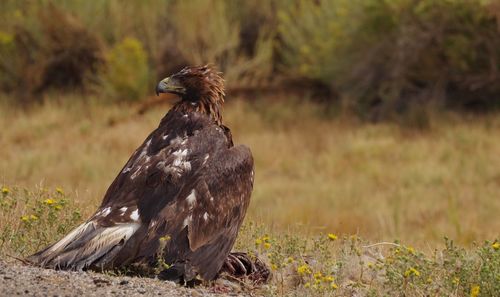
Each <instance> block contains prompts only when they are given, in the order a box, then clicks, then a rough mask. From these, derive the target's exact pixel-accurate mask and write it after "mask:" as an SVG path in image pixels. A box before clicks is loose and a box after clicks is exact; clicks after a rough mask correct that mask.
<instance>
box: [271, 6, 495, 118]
mask: <svg viewBox="0 0 500 297" xmlns="http://www.w3.org/2000/svg"><path fill="white" fill-rule="evenodd" d="M291 2H292V5H289V6H288V7H287V8H284V9H282V10H280V11H279V20H280V26H279V33H280V36H281V37H282V44H281V51H282V53H283V57H284V59H283V65H284V66H283V67H284V68H285V69H291V70H292V71H291V73H292V74H294V75H299V76H303V77H307V78H312V79H317V80H321V81H324V82H326V83H328V84H331V86H332V87H333V88H335V89H338V90H339V91H340V92H341V95H342V98H343V102H344V104H345V105H346V106H348V107H350V108H353V109H355V110H357V111H358V112H359V113H360V114H362V115H367V114H371V115H372V116H375V117H376V118H380V117H384V118H387V117H391V116H392V115H394V114H399V113H401V112H403V113H405V112H406V111H410V110H412V109H414V107H416V106H422V105H426V104H433V105H437V106H439V107H441V108H443V107H445V108H449V107H460V108H465V109H468V110H470V109H478V108H482V109H489V108H494V107H498V106H500V103H499V102H500V101H499V100H498V99H497V98H498V95H500V87H498V83H497V81H498V74H497V72H498V67H499V66H500V64H499V62H498V61H499V59H500V50H499V49H500V41H499V40H500V39H499V38H498V36H499V29H498V25H497V18H496V15H495V14H494V13H492V12H495V11H498V8H497V7H495V6H494V5H493V2H491V3H490V2H488V1H480V0H472V1H470V0H455V1H444V0H440V1H431V0H425V1H407V0H396V1H375V0H369V1H315V2H310V1H291ZM422 110H425V109H422ZM416 118H420V117H418V116H417V117H416Z"/></svg>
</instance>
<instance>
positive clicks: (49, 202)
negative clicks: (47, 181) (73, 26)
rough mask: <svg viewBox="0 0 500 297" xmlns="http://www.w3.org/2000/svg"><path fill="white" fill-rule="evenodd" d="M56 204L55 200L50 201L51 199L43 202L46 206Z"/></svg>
mask: <svg viewBox="0 0 500 297" xmlns="http://www.w3.org/2000/svg"><path fill="white" fill-rule="evenodd" d="M56 202H57V201H56V200H54V199H51V198H48V199H45V200H43V203H44V204H47V205H52V204H54V203H56Z"/></svg>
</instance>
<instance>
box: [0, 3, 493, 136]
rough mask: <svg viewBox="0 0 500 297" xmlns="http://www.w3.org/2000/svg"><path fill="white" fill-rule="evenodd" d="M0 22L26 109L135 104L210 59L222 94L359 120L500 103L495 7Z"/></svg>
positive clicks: (249, 10) (9, 77) (270, 7)
mask: <svg viewBox="0 0 500 297" xmlns="http://www.w3.org/2000/svg"><path fill="white" fill-rule="evenodd" d="M0 15H1V18H0V28H1V29H0V54H1V55H0V71H1V72H0V90H1V91H3V92H7V93H11V94H13V96H12V97H11V98H15V99H12V100H15V101H16V102H19V103H22V104H30V103H32V102H36V101H40V100H44V99H43V98H44V96H43V94H45V93H47V92H50V91H65V92H75V91H77V92H85V93H86V94H89V93H92V94H104V95H106V96H105V97H103V100H108V101H113V102H115V101H116V100H119V101H134V100H143V99H145V98H147V96H148V95H150V94H151V92H152V90H153V88H152V87H151V86H152V85H154V83H155V82H156V81H157V80H158V79H159V78H163V77H164V76H165V75H167V74H170V73H172V72H175V71H177V70H178V69H180V68H181V67H182V66H185V65H193V64H203V63H207V62H211V63H214V64H216V65H217V66H218V68H219V69H220V70H221V71H223V72H224V73H225V77H226V80H227V84H228V88H229V94H239V93H241V92H243V93H247V92H258V93H259V94H262V93H266V92H268V93H269V92H276V91H277V90H280V91H282V90H286V91H288V92H291V91H293V92H295V93H297V92H299V94H301V95H302V97H304V98H309V99H317V100H320V101H322V102H324V103H326V104H328V105H329V106H335V108H334V109H335V110H340V111H349V112H352V113H354V114H356V115H358V116H360V117H361V118H363V119H368V120H375V121H377V120H385V119H389V120H394V119H396V120H402V123H403V124H411V125H415V126H416V127H424V128H425V127H426V126H427V125H428V116H429V113H430V112H431V111H440V110H450V109H452V110H461V111H473V112H487V111H492V110H496V109H498V107H499V106H500V99H499V95H500V83H499V66H500V38H499V37H500V23H499V20H500V3H499V2H498V1H494V0H490V1H488V0H438V1H436V0H336V1H320V0H316V1H302V0H257V1H243V0H192V1H175V0H146V1H127V2H122V1H117V0H110V1H104V0H96V1H85V0H74V1H66V0H51V1H44V0H42V1H36V2H33V1H27V0H5V1H2V3H1V4H0ZM252 94H254V93H252ZM401 115H403V116H401Z"/></svg>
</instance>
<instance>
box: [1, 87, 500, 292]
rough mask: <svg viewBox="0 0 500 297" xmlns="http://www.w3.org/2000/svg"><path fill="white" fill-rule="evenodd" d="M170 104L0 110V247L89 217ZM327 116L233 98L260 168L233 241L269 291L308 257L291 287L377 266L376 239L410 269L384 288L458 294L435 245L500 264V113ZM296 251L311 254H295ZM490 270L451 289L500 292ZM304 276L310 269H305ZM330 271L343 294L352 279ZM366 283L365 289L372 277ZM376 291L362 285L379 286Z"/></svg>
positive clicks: (72, 102) (31, 247) (234, 121)
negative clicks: (417, 118) (438, 284)
mask: <svg viewBox="0 0 500 297" xmlns="http://www.w3.org/2000/svg"><path fill="white" fill-rule="evenodd" d="M169 107H170V106H169V105H168V104H164V105H160V106H156V107H154V108H152V109H150V110H149V111H147V112H146V113H145V114H142V115H139V114H138V113H137V110H138V106H137V105H130V104H122V105H120V104H115V105H110V104H102V103H99V101H98V98H93V99H92V98H91V99H87V101H86V102H84V100H83V99H82V98H79V97H77V96H74V97H71V96H65V97H57V96H56V95H54V98H51V100H48V101H47V102H46V103H45V104H41V105H39V106H35V107H32V108H29V109H25V110H23V109H20V108H12V107H11V106H9V105H3V106H1V107H0V114H1V115H2V116H1V117H0V126H1V127H4V129H3V133H2V134H1V138H0V147H1V150H0V160H1V162H0V181H1V182H0V184H1V185H3V188H2V191H3V194H2V195H3V196H2V197H3V200H2V211H1V212H0V214H1V216H0V234H1V235H2V238H1V239H2V242H1V246H0V251H1V253H2V254H4V255H13V256H26V255H28V254H29V253H31V252H33V251H35V250H36V249H38V248H41V247H42V246H44V245H45V244H47V243H48V242H52V241H54V240H55V239H57V238H59V237H60V236H61V235H62V234H63V233H65V232H68V231H69V229H70V228H71V227H73V226H75V225H76V224H77V223H79V222H81V221H82V220H84V219H85V218H86V217H88V216H89V215H90V214H92V212H93V211H94V210H95V209H96V207H97V206H98V204H99V202H100V200H101V198H102V196H103V194H104V191H105V190H106V189H107V187H108V185H109V184H110V183H111V181H112V180H113V178H114V177H115V175H116V174H117V172H119V170H120V169H121V166H123V164H124V163H125V162H126V161H127V159H128V157H129V156H130V155H131V153H132V152H133V150H134V149H135V148H136V147H137V146H138V145H140V144H141V143H142V141H143V140H144V139H145V138H146V136H147V135H148V133H149V132H150V131H152V130H153V129H154V128H155V127H156V125H157V124H158V122H159V119H160V118H161V117H162V116H163V114H165V112H166V111H167V110H168V108H169ZM329 114H330V113H329V112H328V111H324V107H323V106H321V105H318V104H314V103H310V102H303V101H301V100H300V99H299V98H297V99H296V100H288V101H286V102H285V101H281V100H279V99H274V100H271V98H264V99H260V100H257V101H248V100H243V99H236V100H232V101H230V102H228V104H227V105H226V109H225V121H226V123H227V125H228V126H229V127H231V128H232V131H233V135H234V137H235V142H236V143H238V144H240V143H243V144H246V145H248V146H249V147H250V148H251V149H252V152H253V154H254V157H255V162H256V180H255V189H254V193H253V196H252V203H251V205H250V209H249V213H248V215H247V225H246V227H245V229H244V230H243V232H242V234H241V236H240V239H239V242H238V248H239V249H244V250H247V251H254V252H256V253H262V254H264V255H267V256H266V257H268V258H269V261H270V263H271V264H272V266H273V268H274V269H275V270H276V272H275V273H276V275H281V279H282V281H281V285H280V282H279V281H278V282H277V281H276V280H275V281H274V283H273V284H274V285H272V286H270V287H269V288H268V289H269V290H270V291H269V292H273V293H275V294H284V292H286V290H287V289H285V288H286V287H288V288H290V286H291V285H290V284H288V285H283V282H284V281H283V279H284V278H285V279H286V278H287V277H289V273H287V272H286V271H288V270H290V269H289V268H290V267H288V266H287V265H285V264H287V263H296V264H295V265H296V266H294V267H295V268H294V269H296V270H297V269H298V271H299V277H300V275H301V274H300V267H302V266H301V265H309V266H310V267H309V266H308V268H307V269H311V275H310V277H311V278H312V281H311V282H306V281H305V280H297V279H295V285H292V287H295V286H299V287H300V288H301V289H305V287H306V288H307V287H308V285H306V284H307V283H310V285H309V286H313V285H314V277H313V274H312V272H313V271H314V272H316V271H323V274H324V275H323V277H324V278H325V277H326V276H325V275H326V274H327V273H328V272H327V271H328V269H330V268H328V266H327V263H329V264H332V267H333V266H335V265H338V263H344V265H347V264H349V265H350V263H351V264H352V263H358V262H359V261H362V263H363V262H364V264H367V263H370V261H369V260H366V259H365V258H363V257H365V256H366V255H365V254H366V253H365V252H367V251H365V250H364V249H363V248H362V247H365V246H367V245H370V244H373V243H377V242H394V241H395V240H398V241H397V242H398V243H396V244H390V243H387V244H382V245H380V246H378V245H377V246H376V247H377V253H380V252H383V254H384V255H385V256H386V257H388V256H387V255H392V254H393V253H395V254H394V255H395V260H394V261H395V262H393V263H399V262H398V261H401V263H399V264H401V267H399V266H394V267H393V266H390V267H392V268H394V269H396V270H398V269H399V270H401V271H400V273H399V275H400V276H401V283H399V282H398V281H395V282H394V283H393V284H391V283H390V282H389V283H390V285H389V287H388V288H392V287H391V286H396V287H398V286H403V285H404V286H405V287H404V290H408V291H406V292H407V293H408V294H410V295H408V296H420V295H419V294H418V292H419V291H418V290H424V291H426V290H425V288H427V287H425V288H424V287H419V286H416V288H417V290H416V291H415V290H414V288H413V289H412V287H411V286H410V287H408V280H409V278H411V277H414V278H416V279H417V276H416V272H414V271H413V270H409V269H410V268H414V269H418V271H417V270H415V271H417V272H418V274H419V275H418V276H420V274H424V273H427V274H429V275H436V277H441V278H442V281H443V283H442V286H443V288H442V290H444V291H436V292H441V293H443V292H452V291H453V290H455V289H454V288H455V287H453V284H452V283H449V284H448V283H446V282H445V280H447V279H448V278H449V279H450V282H453V280H454V278H455V277H457V276H456V275H455V274H453V275H448V274H446V273H444V272H445V267H444V266H443V267H440V268H439V269H443V270H439V269H438V268H436V267H434V266H432V265H431V266H427V265H430V264H429V263H431V262H432V261H437V260H436V259H435V258H433V257H435V256H436V255H435V254H434V253H436V251H438V250H442V249H444V251H445V254H446V253H448V254H449V255H455V256H453V257H452V258H453V259H454V260H455V261H457V259H455V258H454V257H463V259H462V260H463V261H465V260H467V261H472V262H471V263H475V264H471V265H472V266H471V268H470V269H471V271H473V270H474V269H483V268H484V267H483V266H481V265H480V263H481V262H480V261H479V262H477V259H481V257H480V258H477V254H480V253H481V252H482V251H483V250H484V251H486V252H488V253H491V255H490V256H492V257H494V258H493V259H494V261H500V255H499V252H498V246H499V244H497V243H495V239H498V236H499V233H498V230H500V220H499V219H498V213H500V199H498V195H499V194H498V193H500V172H499V171H498V168H500V154H499V153H498V152H500V137H499V136H500V134H499V131H500V117H498V116H496V115H490V116H483V117H480V118H479V117H476V116H473V115H469V116H464V115H461V117H460V118H459V117H457V116H456V115H454V114H444V115H443V114H441V115H440V116H439V117H438V116H435V117H432V121H431V124H430V128H429V129H428V130H424V131H421V130H412V129H408V128H401V127H399V126H397V125H395V124H391V123H377V124H369V123H359V122H358V121H357V120H353V119H352V117H349V116H342V115H338V116H336V117H335V118H332V117H331V116H329ZM266 234H267V235H266ZM328 235H330V236H328ZM444 237H448V238H449V239H450V240H453V241H454V242H455V243H459V244H460V245H462V246H464V247H467V248H468V250H467V251H466V250H462V249H459V251H460V252H457V253H456V254H453V253H452V252H451V251H453V249H455V248H456V246H454V245H453V244H452V243H450V242H448V245H447V246H446V247H445V246H444V245H443V243H444V240H443V238H444ZM337 239H338V240H337ZM486 240H489V241H487V242H485V241H486ZM328 241H332V242H331V243H330V242H328ZM333 241H335V242H333ZM315 247H316V248H315ZM318 247H321V248H318ZM495 247H496V248H495ZM378 248H381V249H380V250H379V249H378ZM469 248H470V250H469ZM457 249H458V248H457ZM306 251H307V252H306ZM369 251H370V253H372V252H373V251H372V250H371V249H370V250H369ZM415 251H417V252H415ZM446 251H448V252H446ZM269 253H270V255H269ZM304 253H305V254H304ZM307 253H313V254H316V253H317V254H316V255H317V257H318V258H317V260H318V262H319V263H316V264H311V263H314V261H313V262H311V261H305V260H304V259H306V255H307ZM432 255H434V256H432ZM472 255H476V256H472ZM441 256H442V252H441ZM293 257H302V260H301V261H302V262H301V261H299V259H298V258H295V260H288V258H293ZM358 257H359V259H360V260H359V261H358V260H356V259H358ZM366 257H368V256H366ZM369 257H371V258H369V259H376V258H377V257H375V258H374V256H373V255H371V256H369ZM399 257H403V258H399ZM408 257H410V258H408ZM450 257H451V256H450ZM495 257H496V258H495ZM320 259H323V260H324V261H323V260H320ZM352 259H355V260H352ZM460 259H461V258H460ZM462 260H460V261H462ZM287 261H290V262H287ZM295 261H297V262H295ZM342 261H344V262H342ZM426 261H428V262H426ZM429 261H430V262H429ZM494 261H493V262H492V263H496V262H494ZM372 262H373V263H376V262H377V261H376V260H372ZM284 263H285V264H284ZM301 263H302V264H301ZM305 263H308V264H305ZM334 263H336V264H335V265H334ZM460 263H462V264H461V265H462V266H463V267H468V266H466V265H465V264H463V263H465V262H460ZM399 264H398V265H399ZM490 264H491V263H490ZM314 265H316V266H318V268H314ZM373 265H374V264H373ZM380 265H382V264H380ZM384 265H386V264H384ZM393 265H396V264H393ZM474 265H476V266H474ZM477 265H479V266H477ZM492 265H493V264H492ZM495 265H497V266H495ZM495 265H493V268H494V269H496V272H494V271H493V273H491V271H490V273H489V275H490V276H491V279H486V280H485V279H479V280H477V281H475V278H473V277H472V276H471V275H465V276H460V277H463V278H464V280H461V281H460V282H457V284H456V290H457V292H459V293H460V294H459V293H457V295H456V296H464V294H469V292H470V290H471V288H472V286H474V285H477V284H478V283H480V284H483V283H482V282H485V283H486V284H489V285H490V286H491V288H493V289H491V291H490V292H498V291H494V290H498V286H496V287H494V282H495V278H496V279H497V280H498V277H500V271H499V270H498V269H500V268H499V267H500V266H498V263H497V264H495ZM361 266H363V265H361ZM431 267H433V268H432V269H431ZM463 267H462V268H463ZM478 267H479V268H478ZM495 267H496V268H495ZM392 268H391V269H392ZM287 269H288V270H287ZM304 269H305V268H303V270H304ZM316 269H317V270H316ZM358 269H359V268H358ZM380 269H386V268H383V267H381V268H380ZM433 269H434V270H433ZM463 269H465V268H463ZM292 270H293V269H292ZM335 271H337V270H335ZM355 271H358V270H355ZM361 271H362V269H361ZM384 271H386V270H384ZM436 271H438V273H437V272H436ZM460 271H461V270H460V269H458V268H457V271H454V272H453V273H457V274H460V273H463V272H460ZM302 273H303V274H304V275H308V273H307V270H305V272H304V271H302ZM329 273H330V274H331V273H333V272H331V271H330V272H329ZM357 273H358V272H355V273H354V274H357ZM443 273H444V274H443ZM334 274H335V276H336V277H338V278H339V285H342V287H343V288H344V289H345V288H347V287H346V286H347V285H345V284H346V281H347V279H351V278H350V277H348V276H346V275H344V276H343V277H341V275H340V274H339V272H338V271H337V273H334ZM362 274H363V273H362V272H361V275H362ZM413 274H415V275H413ZM304 275H302V276H304ZM368 275H369V274H368ZM375 275H378V274H375ZM412 275H413V276H412ZM365 277H366V276H365ZM377 278H378V276H377ZM421 278H422V282H424V283H425V281H426V280H427V279H424V277H423V276H422V277H421ZM278 279H279V278H278ZM292 279H293V278H292ZM341 280H343V281H342V282H341ZM405 280H406V281H405ZM358 281H359V282H360V283H365V285H364V286H366V282H365V280H364V278H363V276H361V277H359V279H358ZM474 281H475V282H476V283H474ZM325 282H328V279H326V281H325ZM372 282H373V280H372ZM461 282H463V283H461ZM354 283H356V282H354ZM375 283H377V282H374V284H375ZM410 283H411V281H410ZM380 284H381V282H379V285H380ZM415 284H417V282H415ZM379 285H370V287H369V288H366V287H364V288H365V289H366V292H370V290H375V291H374V292H384V291H383V290H382V289H381V288H383V286H382V287H379ZM448 285H449V286H450V288H449V290H450V291H446V290H448V287H447V286H448ZM316 287H317V286H316ZM483 287H484V285H483ZM459 288H460V290H459ZM495 288H496V289H495ZM318 290H319V291H318ZM484 290H485V289H483V291H484ZM269 292H268V293H269ZM315 292H316V293H318V292H320V293H324V294H327V293H332V292H330V291H321V288H319V289H318V288H316V291H315ZM412 292H413V293H412ZM486 292H488V291H486ZM297 294H298V293H297ZM375 296H376V295H375ZM476 296H477V295H476ZM484 296H489V295H484Z"/></svg>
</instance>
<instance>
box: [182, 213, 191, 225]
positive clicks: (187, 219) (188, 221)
mask: <svg viewBox="0 0 500 297" xmlns="http://www.w3.org/2000/svg"><path fill="white" fill-rule="evenodd" d="M192 220H193V216H192V215H189V216H187V217H186V218H185V219H184V222H182V227H186V226H187V225H189V224H190V223H191V221H192Z"/></svg>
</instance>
